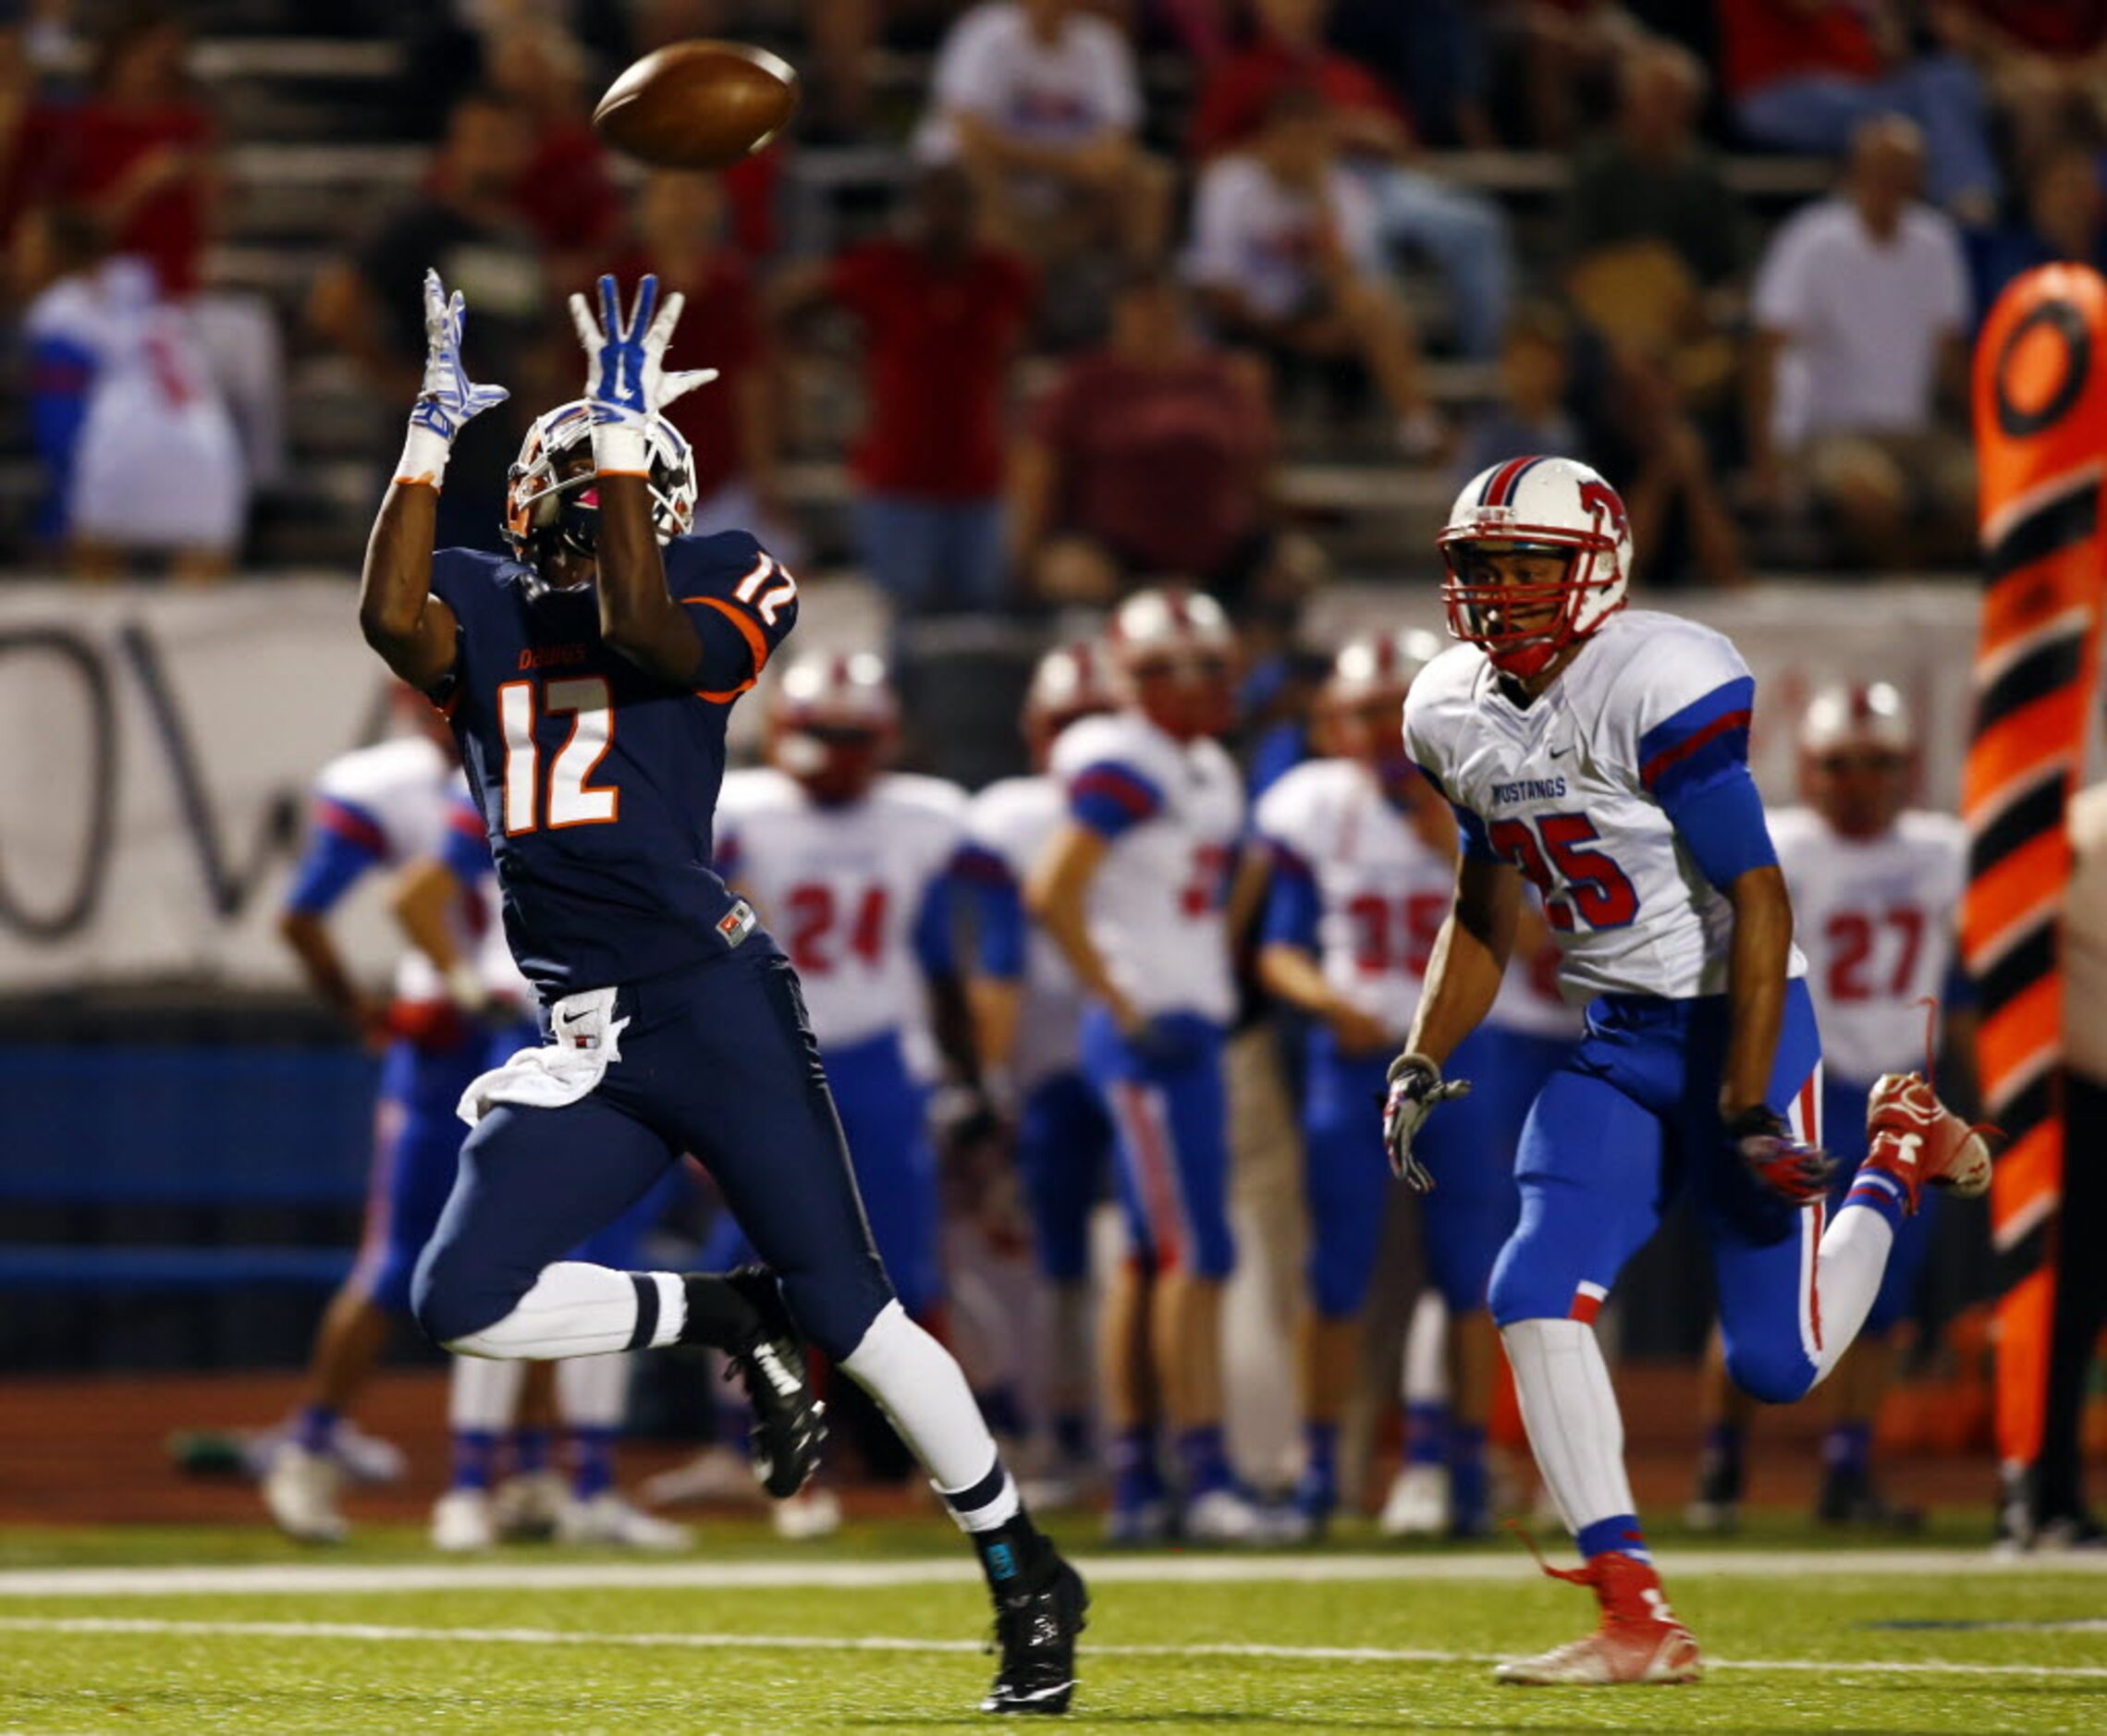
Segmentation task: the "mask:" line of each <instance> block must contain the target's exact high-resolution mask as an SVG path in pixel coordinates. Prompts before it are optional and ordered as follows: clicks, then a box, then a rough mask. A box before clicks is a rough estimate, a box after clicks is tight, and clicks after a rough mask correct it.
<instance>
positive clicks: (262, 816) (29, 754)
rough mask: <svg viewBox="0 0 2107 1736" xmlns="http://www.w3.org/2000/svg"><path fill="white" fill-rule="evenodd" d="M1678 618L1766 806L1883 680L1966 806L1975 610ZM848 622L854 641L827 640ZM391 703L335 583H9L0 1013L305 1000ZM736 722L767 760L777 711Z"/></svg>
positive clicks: (1352, 606)
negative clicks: (286, 917)
mask: <svg viewBox="0 0 2107 1736" xmlns="http://www.w3.org/2000/svg"><path fill="white" fill-rule="evenodd" d="M865 592H866V588H865V587H864V586H861V585H858V584H854V583H851V582H847V581H840V582H837V583H830V584H827V586H825V587H824V588H823V589H822V588H820V587H814V588H813V590H812V592H811V593H809V594H808V603H807V607H806V625H807V627H808V628H809V629H810V630H809V631H807V632H805V633H804V634H802V637H803V638H805V639H807V640H811V641H815V642H822V643H837V642H843V643H845V642H848V639H849V638H854V639H856V640H857V641H858V642H867V641H868V640H869V639H870V638H871V637H873V636H875V635H876V634H877V633H878V632H880V631H882V627H881V625H880V624H879V621H880V611H878V610H876V609H875V608H873V607H871V606H870V598H869V597H868V596H867V595H866V594H865ZM822 597H824V598H825V601H826V606H824V607H822V606H818V605H819V604H820V601H821V599H822ZM1406 598H1409V602H1406V601H1404V599H1406ZM1665 601H1668V602H1670V603H1672V605H1674V606H1675V607H1676V609H1677V610H1678V612H1681V613H1687V614H1689V615H1692V616H1694V617H1697V618H1698V619H1701V620H1705V621H1708V622H1709V623H1710V624H1711V625H1713V626H1716V627H1718V628H1720V629H1721V630H1722V631H1725V632H1728V633H1730V634H1732V635H1733V638H1734V639H1735V641H1736V642H1738V643H1739V644H1740V646H1741V648H1742V650H1743V652H1744V654H1746V656H1747V658H1748V661H1749V663H1750V665H1751V666H1753V667H1754V669H1755V671H1756V674H1757V678H1758V683H1759V693H1760V695H1761V697H1760V698H1759V700H1758V716H1757V730H1756V745H1755V751H1756V754H1757V758H1758V771H1759V775H1760V776H1761V778H1762V781H1763V785H1764V789H1765V790H1766V793H1767V794H1769V795H1770V798H1771V800H1773V801H1789V800H1791V798H1792V789H1793V741H1792V737H1793V725H1794V721H1795V719H1796V717H1797V716H1798V714H1799V710H1800V707H1801V705H1802V704H1803V703H1804V702H1805V700H1806V697H1807V694H1808V692H1810V691H1812V690H1813V688H1814V687H1816V686H1818V685H1819V684H1820V683H1821V682H1823V681H1826V680H1832V679H1844V678H1847V677H1850V678H1856V679H1874V678H1884V679H1891V680H1893V681H1895V682H1896V683H1897V684H1898V685H1899V686H1901V687H1902V689H1903V690H1904V691H1905V693H1906V694H1907V695H1908V697H1909V699H1910V700H1911V702H1912V703H1914V704H1915V705H1916V707H1917V715H1918V716H1919V717H1920V718H1921V719H1922V720H1923V722H1924V725H1925V727H1926V735H1927V755H1926V765H1925V777H1924V789H1923V799H1924V800H1925V801H1928V802H1929V803H1931V804H1933V805H1941V806H1949V807H1950V806H1951V805H1952V803H1953V801H1954V794H1955V791H1956V790H1957V789H1958V786H1959V766H1960V755H1961V751H1962V747H1963V744H1964V740H1965V734H1966V717H1967V710H1966V707H1967V701H1968V661H1969V654H1970V652H1971V651H1972V649H1973V645H1974V634H1975V628H1976V615H1975V609H1976V599H1975V596H1974V594H1973V593H1972V592H1971V591H1969V590H1968V589H1966V588H1963V587H1953V588H1948V587H1944V586H1938V585H1862V584H1853V585H1836V586H1820V585H1789V586H1778V587H1767V588H1765V589H1763V590H1761V591H1752V592H1748V593H1734V594H1730V595H1721V596H1713V595H1698V596H1694V597H1688V598H1684V597H1682V596H1677V597H1674V598H1671V599H1666V600H1665ZM851 623H852V624H853V630H852V631H851V632H850V633H849V634H848V637H847V638H845V637H844V636H843V634H842V633H839V632H836V631H833V630H829V628H830V626H839V627H841V628H843V629H849V628H850V627H851ZM1415 623H1420V624H1424V625H1426V626H1428V627H1431V628H1433V629H1435V630H1437V631H1438V630H1439V629H1440V625H1441V623H1440V619H1439V610H1438V607H1437V606H1435V604H1434V591H1433V586H1432V585H1431V584H1426V585H1419V584H1414V585H1412V586H1410V587H1409V588H1408V587H1403V586H1398V585H1380V586H1377V585H1341V586H1338V587H1336V588H1335V589H1333V590H1332V591H1329V592H1327V593H1324V594H1323V595H1322V596H1321V598H1320V599H1319V600H1318V602H1317V605H1316V606H1315V608H1314V609H1313V611H1312V616H1311V622H1310V625H1311V630H1312V635H1313V637H1316V638H1317V639H1319V640H1320V641H1322V640H1329V638H1331V637H1333V636H1337V635H1343V634H1345V633H1348V632H1352V631H1354V630H1359V629H1361V628H1364V627H1368V626H1375V625H1388V626H1398V625H1410V624H1415ZM1017 631H1018V632H1019V633H1020V634H1025V633H1028V632H1030V631H1031V630H1029V629H1026V628H1023V627H1019V628H1018V629H1017ZM907 637H908V638H909V639H911V640H912V639H913V631H912V630H911V631H910V633H909V634H908V635H907ZM389 686H390V683H389V680H388V678H387V677H386V673H385V671H383V670H382V668H381V666H380V665H379V664H378V662H377V661H376V660H375V659H374V655H373V654H372V653H371V652H370V651H368V650H367V648H366V646H365V644H364V642H362V641H361V638H360V636H359V630H358V625H357V618H356V610H355V604H354V597H353V591H352V588H351V587H350V586H349V584H348V583H347V582H345V581H333V580H326V579H299V580H282V581H270V582H257V583H253V584H243V585H234V586H228V587H224V588H221V589H217V590H210V591H170V590H161V589H148V588H145V587H109V588H83V587H79V586H71V585H60V584H45V583H22V584H14V585H8V586H5V587H0V727H5V728H6V730H7V731H8V735H7V739H8V740H13V741H14V742H16V743H17V744H18V746H17V750H16V752H13V753H11V754H9V755H7V756H6V760H5V762H4V763H0V995H22V994H29V993H49V992H53V991H64V990H67V989H76V988H79V989H92V988H101V987H120V986H122V987H133V986H144V985H151V984H158V983H166V984H186V985H192V986H211V987H219V988H226V989H230V990H239V991H244V992H260V991H275V990H284V989H289V988H292V987H294V986H296V985H297V983H298V980H299V979H298V976H297V973H296V972H295V971H294V969H293V966H292V963H291V960H290V959H289V957H288V955H287V953H286V950H285V948H284V947H282V946H281V945H280V944H279V942H278V939H277V936H276V932H275V921H276V912H277V907H278V903H279V900H280V899H282V897H283V896H284V893H285V890H286V886H287V885H288V881H289V879H290V875H291V870H292V865H293V863H294V862H295V860H296V858H297V856H298V854H299V851H300V844H301V839H302V835H303V832H304V828H305V809H306V792H307V789H308V787H309V785H310V784H311V782H312V779H313V776H314V775H315V773H316V772H317V771H318V770H319V769H320V767H321V766H322V764H324V762H325V761H326V760H328V759H330V758H331V757H332V756H334V755H336V754H337V753H341V752H346V751H347V750H349V749H350V748H353V747H357V746H360V745H361V744H362V743H365V742H369V741H372V740H377V739H379V738H380V737H381V736H382V735H383V734H385V733H386V731H387V730H388V728H389V727H390V719H389V710H388V703H387V694H388V689H389ZM737 721H738V724H739V725H740V727H739V729H738V730H737V731H736V734H737V735H738V736H739V737H740V738H741V740H742V741H751V740H752V738H753V733H754V732H755V730H756V729H757V727H758V722H759V710H758V708H757V707H754V706H752V705H748V706H742V707H741V714H740V715H739V716H738V719H737ZM381 878H382V876H379V875H374V876H369V883H368V884H367V885H365V886H361V887H359V888H357V889H356V890H354V892H353V893H352V895H351V896H350V897H349V899H347V900H346V902H345V905H344V907H343V911H342V915H341V921H340V924H339V927H340V936H341V939H342V942H343V945H344V947H345V949H346V953H347V957H348V958H349V960H351V962H352V964H353V967H354V968H355V969H356V970H357V971H358V972H360V973H361V976H363V977H365V978H367V979H368V980H370V981H371V982H372V983H374V985H375V986H376V987H377V986H378V985H379V984H381V983H382V982H383V981H384V980H385V976H386V971H387V968H388V965H389V963H390V961H391V960H392V959H393V957H394V953H395V950H396V947H397V944H398V942H397V937H396V935H395V932H394V927H393V924H392V923H391V922H390V921H389V920H388V918H387V915H386V910H385V899H384V896H383V889H382V886H381V885H380V884H379V882H380V881H381Z"/></svg>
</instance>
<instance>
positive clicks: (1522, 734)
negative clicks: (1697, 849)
mask: <svg viewBox="0 0 2107 1736" xmlns="http://www.w3.org/2000/svg"><path fill="white" fill-rule="evenodd" d="M1755 700H1756V683H1755V680H1754V679H1753V678H1752V677H1751V676H1750V675H1749V673H1748V666H1747V665H1746V664H1745V663H1744V662H1743V661H1742V660H1741V654H1740V653H1738V652H1737V651H1735V650H1734V648H1733V643H1732V642H1730V641H1728V640H1727V639H1726V638H1724V637H1723V636H1722V635H1721V634H1719V633H1716V632H1714V631H1712V630H1711V629H1710V628H1709V627H1700V626H1699V625H1697V623H1696V622H1695V621H1684V620H1679V619H1677V618H1676V617H1673V616H1670V615H1657V614H1653V613H1650V612H1648V611H1627V612H1626V613H1623V614H1620V615H1616V616H1612V617H1611V619H1610V620H1609V622H1608V624H1607V625H1605V626H1604V627H1603V628H1602V630H1600V631H1599V632H1598V633H1596V634H1595V635H1594V636H1593V637H1592V638H1590V639H1588V640H1587V641H1586V642H1584V643H1583V644H1582V646H1581V648H1580V651H1579V654H1577V655H1576V656H1575V657H1574V660H1573V661H1572V663H1570V664H1569V665H1567V666H1566V668H1565V670H1564V672H1563V673H1562V674H1561V675H1560V677H1559V679H1557V680H1556V681H1554V682H1552V683H1551V685H1550V688H1549V689H1548V690H1546V691H1544V692H1543V693H1541V694H1539V695H1538V696H1537V699H1536V700H1535V702H1534V703H1531V704H1529V705H1527V706H1522V705H1518V704H1516V703H1514V702H1513V700H1512V699H1510V698H1509V697H1508V695H1507V691H1506V690H1505V688H1504V686H1503V685H1502V683H1501V680H1500V679H1499V676H1498V672H1497V671H1496V670H1495V669H1494V668H1493V666H1492V665H1491V663H1490V661H1489V660H1488V658H1487V657H1486V654H1485V653H1484V652H1482V651H1480V650H1479V649H1478V648H1477V647H1476V646H1475V645H1458V646H1455V647H1453V648H1452V649H1451V650H1449V651H1445V652H1443V653H1442V654H1441V655H1440V656H1439V657H1437V658H1436V659H1435V660H1434V661H1433V662H1432V663H1431V664H1429V665H1428V666H1427V667H1426V668H1425V669H1424V670H1422V671H1421V672H1420V675H1419V677H1418V679H1415V681H1414V682H1413V684H1412V691H1411V692H1410V693H1409V694H1408V695H1407V696H1406V699H1405V703H1404V743H1405V748H1406V750H1407V752H1410V753H1411V754H1412V756H1413V758H1414V759H1415V760H1416V761H1417V762H1418V763H1419V764H1420V766H1421V767H1422V768H1423V769H1424V770H1425V771H1426V772H1427V775H1428V776H1430V777H1432V778H1433V780H1434V781H1435V783H1436V784H1437V785H1438V786H1439V788H1440V789H1441V791H1442V793H1443V794H1445V795H1446V796H1447V797H1448V798H1449V801H1451V802H1452V804H1453V805H1454V807H1455V809H1456V814H1457V819H1458V821H1459V822H1460V823H1461V825H1462V828H1463V834H1464V853H1465V854H1467V855H1470V856H1475V857H1476V858H1478V859H1480V860H1482V861H1490V862H1512V863H1513V864H1514V865H1515V866H1516V867H1517V868H1519V869H1520V870H1521V871H1522V872H1523V874H1525V875H1526V876H1527V877H1528V878H1529V879H1530V880H1532V881H1534V882H1535V883H1536V885H1537V887H1538V889H1539V890H1540V891H1541V892H1542V893H1543V896H1544V914H1545V917H1546V919H1547V920H1548V921H1549V922H1550V926H1551V934H1552V938H1553V939H1554V940H1555V941H1556V942H1557V943H1558V947H1559V954H1560V972H1559V982H1560V987H1561V989H1562V992H1563V993H1564V995H1565V996H1566V998H1567V999H1569V1000H1586V999H1589V998H1591V997H1593V996H1597V995H1653V996H1661V997H1663V998H1665V999H1672V1000H1682V999H1686V998H1688V997H1690V996H1697V995H1718V994H1722V993H1724V992H1725V989H1726V980H1727V954H1728V949H1729V946H1730V943H1731V940H1732V935H1733V907H1732V906H1731V905H1730V904H1729V903H1728V902H1727V900H1726V898H1725V896H1724V895H1723V894H1722V893H1721V892H1720V891H1719V889H1718V888H1717V887H1715V886H1712V885H1711V883H1710V882H1709V881H1708V880H1707V879H1706V878H1705V875H1704V874H1703V872H1702V871H1701V870H1700V869H1699V868H1698V866H1697V860H1696V858H1695V857H1694V856H1693V855H1692V853H1691V850H1690V847H1689V845H1688V843H1687V842H1686V841H1685V840H1684V837H1682V836H1681V835H1680V834H1679V833H1678V832H1677V830H1676V828H1675V825H1674V824H1673V822H1672V820H1671V819H1670V818H1669V812H1670V809H1671V808H1673V807H1675V806H1677V805H1678V803H1679V802H1680V801H1682V800H1683V799H1684V798H1685V797H1689V796H1692V795H1694V794H1697V793H1698V792H1699V791H1701V789H1702V788H1703V786H1704V785H1705V784H1706V783H1707V782H1708V781H1709V780H1710V779H1713V778H1717V777H1721V776H1734V775H1740V773H1741V768H1743V767H1745V766H1746V761H1747V757H1748V724H1749V717H1750V714H1751V712H1752V710H1753V708H1754V705H1755ZM1790 969H1791V974H1793V975H1794V976H1798V975H1800V974H1802V973H1803V972H1804V971H1805V969H1806V964H1805V961H1804V960H1802V959H1801V957H1800V955H1799V953H1798V951H1797V950H1796V949H1795V951H1794V953H1793V955H1792V961H1791V967H1790Z"/></svg>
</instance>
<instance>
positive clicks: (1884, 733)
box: [1800, 681, 1917, 755]
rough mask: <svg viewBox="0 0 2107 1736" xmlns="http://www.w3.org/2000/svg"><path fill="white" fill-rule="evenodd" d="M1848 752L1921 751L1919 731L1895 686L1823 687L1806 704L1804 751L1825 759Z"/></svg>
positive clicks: (1849, 684)
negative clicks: (1825, 756) (1850, 750)
mask: <svg viewBox="0 0 2107 1736" xmlns="http://www.w3.org/2000/svg"><path fill="white" fill-rule="evenodd" d="M1849 748H1872V749H1874V750H1876V751H1877V752H1886V753H1893V754H1898V755H1899V754H1910V753H1915V752H1917V726H1916V724H1915V723H1914V722H1913V721H1912V720H1911V718H1910V715H1909V707H1908V705H1907V704H1906V703H1904V700H1903V696H1902V694H1901V693H1900V692H1898V691H1896V690H1895V688H1894V686H1893V684H1892V683H1891V682H1887V681H1873V682H1870V683H1868V682H1863V681H1852V682H1847V683H1842V684H1839V685H1837V686H1834V687H1825V688H1823V689H1822V690H1821V691H1819V692H1818V693H1817V694H1816V695H1815V696H1814V697H1813V698H1812V699H1810V700H1809V701H1808V702H1807V712H1806V715H1803V716H1802V717H1801V719H1800V751H1801V752H1803V753H1814V754H1822V753H1835V752H1841V751H1843V750H1844V749H1849Z"/></svg>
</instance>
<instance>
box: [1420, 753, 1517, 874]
mask: <svg viewBox="0 0 2107 1736" xmlns="http://www.w3.org/2000/svg"><path fill="white" fill-rule="evenodd" d="M1413 764H1414V765H1415V766H1417V767H1418V770H1419V775H1420V776H1422V777H1424V778H1425V779H1426V780H1427V782H1428V783H1429V784H1431V785H1432V786H1433V787H1434V789H1436V791H1438V792H1439V795H1440V798H1441V800H1442V801H1445V802H1447V803H1448V804H1449V812H1450V813H1453V814H1454V815H1455V816H1456V830H1457V832H1458V833H1459V834H1461V835H1462V840H1463V851H1464V855H1466V856H1468V857H1469V858H1470V859H1471V860H1472V861H1473V862H1500V861H1501V860H1503V859H1502V857H1501V854H1500V852H1499V851H1498V850H1494V849H1493V848H1492V840H1491V838H1489V837H1487V836H1486V830H1485V822H1484V821H1483V820H1482V819H1480V818H1479V817H1478V816H1477V815H1476V813H1472V812H1471V811H1470V809H1468V808H1466V807H1464V804H1463V803H1462V802H1460V801H1457V800H1456V799H1455V797H1453V796H1452V795H1451V794H1450V793H1449V792H1448V790H1447V789H1444V788H1443V786H1442V783H1441V780H1440V779H1439V777H1437V776H1434V774H1433V772H1432V771H1431V770H1429V769H1428V768H1427V766H1426V765H1424V764H1421V763H1420V762H1419V761H1417V760H1415V761H1413Z"/></svg>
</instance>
